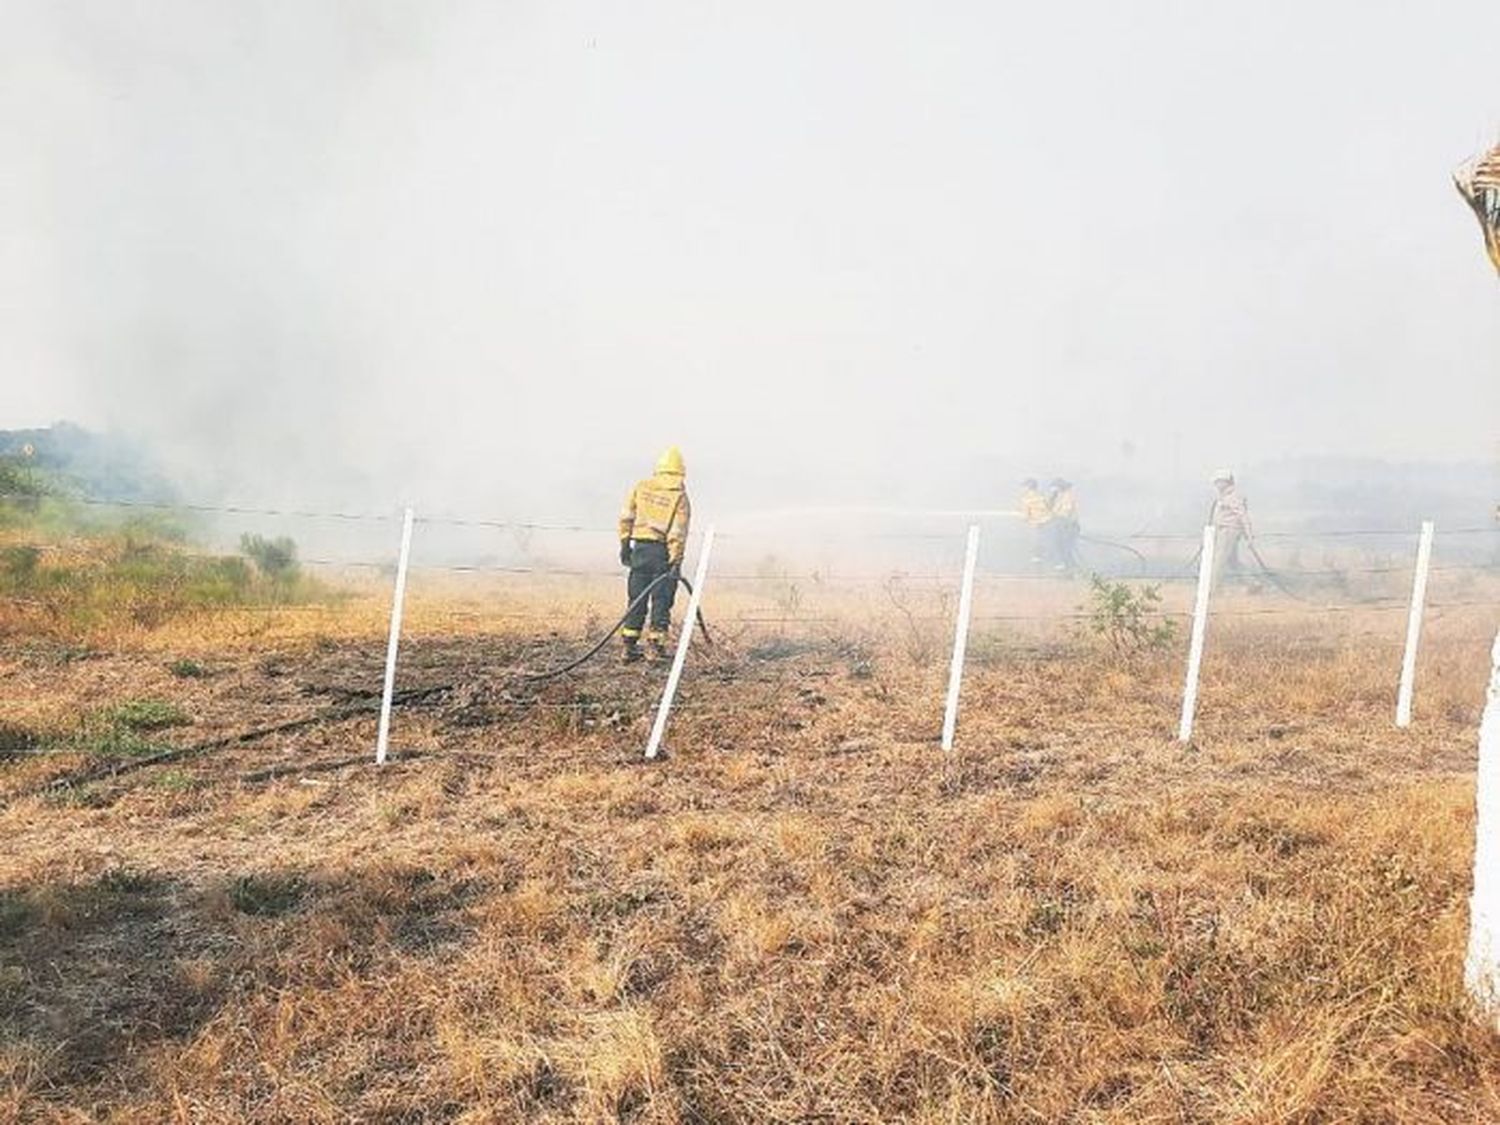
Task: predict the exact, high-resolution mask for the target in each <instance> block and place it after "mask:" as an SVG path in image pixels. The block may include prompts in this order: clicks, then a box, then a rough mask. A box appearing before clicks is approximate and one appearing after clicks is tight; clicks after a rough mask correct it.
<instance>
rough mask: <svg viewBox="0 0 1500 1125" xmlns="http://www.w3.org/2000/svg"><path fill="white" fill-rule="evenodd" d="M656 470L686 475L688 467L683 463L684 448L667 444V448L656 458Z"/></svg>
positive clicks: (675, 474)
mask: <svg viewBox="0 0 1500 1125" xmlns="http://www.w3.org/2000/svg"><path fill="white" fill-rule="evenodd" d="M656 471H657V472H658V473H671V474H673V475H674V476H679V477H680V476H684V475H686V473H687V469H686V468H685V467H684V465H683V463H682V450H680V449H678V448H677V447H676V446H675V445H669V446H667V450H666V452H665V453H663V454H662V455H661V456H660V457H658V458H657V459H656Z"/></svg>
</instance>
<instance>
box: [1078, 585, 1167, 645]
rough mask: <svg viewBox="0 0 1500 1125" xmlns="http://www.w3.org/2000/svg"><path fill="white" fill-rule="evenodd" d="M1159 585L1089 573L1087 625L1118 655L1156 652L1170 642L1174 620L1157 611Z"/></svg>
mask: <svg viewBox="0 0 1500 1125" xmlns="http://www.w3.org/2000/svg"><path fill="white" fill-rule="evenodd" d="M1160 605H1161V587H1160V586H1139V587H1136V588H1135V589H1131V587H1130V586H1129V585H1128V584H1127V583H1124V582H1110V581H1108V580H1107V579H1104V578H1100V577H1099V576H1098V575H1097V574H1094V575H1091V576H1090V577H1089V607H1088V628H1089V631H1090V632H1092V633H1093V634H1094V635H1095V636H1097V637H1101V638H1103V640H1104V641H1105V642H1106V643H1107V644H1108V645H1109V647H1110V648H1111V649H1112V650H1113V651H1114V652H1115V654H1116V655H1119V656H1126V657H1129V656H1135V655H1137V654H1139V653H1143V652H1159V651H1161V650H1162V649H1164V648H1166V647H1167V646H1168V645H1170V644H1171V643H1172V638H1173V637H1174V636H1175V635H1176V633H1177V623H1176V622H1175V621H1172V620H1170V619H1168V618H1165V617H1162V616H1161V614H1160V608H1159V607H1160Z"/></svg>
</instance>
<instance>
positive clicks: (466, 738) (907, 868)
mask: <svg viewBox="0 0 1500 1125" xmlns="http://www.w3.org/2000/svg"><path fill="white" fill-rule="evenodd" d="M1251 608H1254V606H1253V605H1252V606H1251ZM752 616H753V615H736V617H730V618H728V619H727V621H726V623H725V624H723V625H721V626H720V627H719V628H718V629H717V630H714V640H715V643H714V644H713V645H712V646H706V645H698V646H695V651H694V653H693V656H692V658H691V660H690V663H689V670H688V674H687V676H686V677H685V680H684V685H683V690H682V693H681V695H680V697H679V698H680V701H679V705H678V707H677V708H676V709H675V710H674V712H673V715H672V720H671V725H670V728H669V732H668V737H667V742H666V745H667V753H666V754H665V756H664V757H663V758H661V759H660V760H658V761H656V762H654V763H646V762H644V761H642V759H641V751H642V749H643V747H644V743H645V737H646V732H647V730H648V728H649V724H650V720H651V716H652V713H653V707H654V706H655V703H656V699H657V696H658V694H659V691H660V688H661V683H662V680H663V678H664V675H665V672H664V669H662V668H660V667H655V666H644V667H641V666H634V667H628V668H627V667H622V666H620V665H619V664H618V663H617V662H616V661H615V659H614V656H615V654H614V652H613V651H612V650H611V651H609V652H607V653H606V654H605V656H604V657H601V659H600V660H598V661H595V662H592V663H590V664H588V665H586V666H585V667H584V668H583V669H581V670H580V671H579V672H577V673H575V674H572V675H569V676H565V677H561V678H558V679H556V680H552V681H548V682H545V683H540V684H536V683H528V682H525V681H522V680H520V679H518V678H517V673H518V672H520V671H522V670H525V669H535V668H539V667H545V666H548V665H550V664H553V663H556V662H558V661H560V660H562V659H565V658H566V657H567V656H569V655H571V654H573V653H575V652H577V651H579V648H580V640H581V638H582V636H583V635H584V633H585V632H586V631H587V630H586V628H583V627H572V626H570V627H567V628H562V629H557V630H552V631H548V630H541V629H537V628H536V627H535V626H534V624H533V623H532V622H531V621H529V620H525V621H514V622H511V623H510V624H509V625H507V626H506V627H503V628H502V627H499V626H498V625H494V624H493V623H490V624H485V623H482V622H481V623H477V624H475V625H474V626H473V627H472V628H471V629H469V630H468V631H467V632H464V633H462V634H458V633H455V632H454V631H453V630H451V629H446V628H440V627H438V626H437V624H436V623H435V621H431V620H429V621H426V622H425V623H424V621H423V619H422V617H421V614H420V612H419V613H418V615H417V619H416V622H415V625H414V628H413V630H412V634H411V635H410V636H409V637H408V638H407V641H406V642H405V645H404V647H403V650H402V664H401V676H400V684H399V686H400V689H401V691H402V692H403V693H405V694H404V695H403V699H404V701H405V702H404V703H403V705H402V706H400V707H398V708H397V712H396V716H395V722H394V737H393V747H394V756H393V759H392V760H391V761H390V762H389V763H388V764H387V765H386V766H385V767H384V768H383V769H379V770H377V769H375V768H374V766H373V765H372V764H371V763H370V758H371V756H372V748H373V743H374V732H375V716H374V693H375V692H377V691H378V688H379V683H380V669H381V663H382V660H383V657H384V638H383V637H382V636H381V635H380V634H379V632H378V630H377V629H374V628H369V627H367V626H368V625H369V623H370V622H371V621H374V620H375V618H374V617H370V618H368V619H367V618H365V617H361V616H359V615H357V614H356V615H354V616H353V617H352V618H351V620H353V621H356V622H358V625H357V627H354V626H351V627H349V628H347V629H344V630H342V631H341V630H340V629H338V628H331V629H330V628H325V626H322V625H320V626H319V627H318V628H316V629H313V628H310V627H308V626H306V625H304V624H302V623H301V620H300V619H299V620H298V622H297V623H296V624H295V625H293V624H290V623H281V624H275V623H273V624H271V625H269V626H264V627H260V628H259V631H258V632H252V633H247V634H245V635H244V636H239V635H238V634H236V636H235V638H234V639H233V640H224V641H223V642H222V643H219V642H217V641H215V642H213V643H209V642H207V641H201V640H200V641H199V642H198V643H197V644H196V645H195V644H193V643H192V636H193V634H192V632H191V631H190V630H183V631H180V632H179V633H175V634H169V635H165V639H163V638H162V637H158V638H156V640H155V641H153V642H152V643H130V644H126V643H121V644H116V645H109V646H102V647H94V648H90V647H89V646H62V645H58V644H55V643H41V642H26V641H23V640H21V639H16V638H13V639H12V640H10V641H7V642H6V643H5V644H4V646H3V648H0V697H3V699H4V719H5V722H6V724H7V726H6V728H5V730H6V731H7V732H8V733H7V738H8V739H9V741H8V743H7V745H8V746H9V747H10V750H11V752H10V753H9V754H8V755H7V756H6V758H5V759H4V760H5V765H4V766H3V767H0V801H3V807H0V831H3V832H4V835H5V838H6V840H7V841H8V847H7V848H6V849H5V852H4V854H3V856H0V1114H3V1115H5V1116H7V1117H10V1118H13V1119H19V1120H92V1119H105V1118H107V1119H117V1120H141V1121H158V1120H163V1119H180V1120H184V1121H218V1120H222V1121H230V1120H244V1119H252V1120H259V1121H306V1120H329V1121H334V1120H350V1119H358V1120H390V1121H418V1120H422V1121H425V1120H434V1121H436V1120H442V1121H491V1120H494V1121H511V1120H538V1121H573V1120H583V1121H603V1120H632V1121H704V1122H706V1121H815V1120H816V1121H872V1122H873V1121H890V1120H913V1121H970V1120H994V1121H1011V1120H1017V1121H1020V1120H1038V1121H1056V1120H1078V1121H1104V1120H1118V1121H1139V1120H1172V1121H1182V1120H1186V1121H1224V1120H1245V1121H1265V1120H1308V1121H1311V1120H1334V1119H1349V1118H1361V1119H1370V1120H1393V1121H1394V1120H1400V1121H1417V1120H1433V1121H1439V1120H1442V1121H1454V1120H1474V1121H1481V1120H1495V1119H1497V1118H1500V1045H1497V1042H1496V1040H1495V1038H1494V1037H1493V1035H1492V1034H1491V1033H1490V1032H1488V1031H1487V1030H1486V1029H1484V1028H1482V1027H1480V1026H1479V1025H1478V1024H1477V1023H1476V1022H1475V1021H1474V1020H1473V1018H1472V1016H1471V1013H1470V1012H1469V1011H1468V1010H1467V1008H1466V1006H1465V1001H1464V997H1463V993H1462V987H1461V963H1462V956H1463V951H1464V941H1465V935H1466V926H1467V903H1466V898H1467V894H1468V864H1469V858H1470V855H1471V849H1472V812H1473V810H1472V802H1473V792H1472V770H1473V764H1474V753H1475V736H1476V729H1477V724H1478V718H1479V708H1480V705H1481V703H1482V700H1483V690H1484V684H1485V680H1486V676H1487V673H1488V639H1489V635H1490V634H1489V630H1490V629H1491V628H1492V627H1493V625H1494V613H1493V610H1490V609H1485V608H1474V609H1465V610H1455V611H1451V612H1448V613H1446V614H1442V615H1438V617H1437V620H1435V621H1434V622H1433V623H1432V625H1431V626H1430V628H1429V631H1428V635H1427V637H1426V638H1425V639H1424V644H1425V648H1424V654H1423V657H1422V661H1421V665H1420V680H1419V689H1418V697H1417V721H1416V723H1415V725H1414V727H1413V728H1412V729H1410V730H1408V731H1397V730H1395V729H1394V727H1393V724H1392V711H1393V706H1394V688H1395V677H1396V671H1397V669H1398V667H1399V658H1400V648H1399V642H1400V621H1399V620H1397V621H1395V622H1394V624H1393V622H1392V620H1391V617H1390V615H1389V614H1383V615H1376V614H1372V615H1370V616H1369V617H1368V618H1362V617H1358V616H1356V615H1349V614H1344V615H1340V616H1339V618H1338V620H1337V622H1336V623H1332V624H1331V623H1330V622H1329V621H1328V620H1326V619H1322V618H1314V617H1311V616H1309V617H1298V616H1297V615H1295V614H1288V615H1267V617H1266V619H1265V620H1263V621H1262V620H1259V619H1257V617H1256V615H1254V614H1244V615H1241V616H1238V617H1226V618H1225V619H1224V620H1223V621H1222V622H1216V623H1215V626H1214V631H1213V633H1212V634H1211V643H1210V648H1209V656H1208V660H1207V663H1206V666H1205V681H1204V688H1203V696H1202V704H1201V711H1200V723H1199V726H1198V730H1197V734H1196V737H1195V741H1194V742H1193V743H1191V744H1188V745H1182V744H1178V743H1177V742H1175V741H1174V740H1173V734H1174V733H1175V725H1176V718H1177V708H1178V705H1179V702H1180V695H1181V676H1182V659H1181V657H1182V654H1181V651H1180V650H1181V648H1182V645H1181V644H1180V643H1178V644H1174V645H1173V646H1171V648H1170V650H1169V651H1167V652H1165V653H1163V654H1160V655H1144V656H1140V657H1137V658H1134V659H1124V658H1118V657H1115V656H1113V655H1111V654H1109V653H1108V652H1106V651H1103V650H1101V649H1100V648H1099V647H1098V646H1097V645H1096V644H1093V643H1091V642H1089V641H1087V640H1085V639H1082V638H1080V637H1078V636H1076V635H1073V634H1072V633H1070V632H1068V631H1067V630H1066V629H1058V630H1053V632H1052V635H1051V636H1046V637H1044V636H1037V635H1031V634H1028V633H1024V632H1022V631H1021V630H1020V629H1017V628H1010V627H1008V626H1006V625H1005V624H1004V623H1003V622H998V621H996V622H990V623H981V624H980V627H979V631H978V633H977V635H976V637H975V639H974V642H973V646H972V649H971V654H972V655H971V662H970V666H969V669H968V674H967V676H966V679H965V684H964V697H963V700H964V702H963V711H962V717H961V722H960V729H959V745H958V749H957V750H956V751H955V752H954V753H952V754H951V755H944V754H943V753H942V752H941V750H940V749H939V748H938V746H937V738H938V733H939V727H940V723H941V702H942V696H943V690H944V686H945V678H946V673H947V668H946V653H945V651H944V650H943V643H944V642H943V634H942V631H941V629H940V628H938V627H937V626H934V630H935V631H934V633H933V636H932V637H926V636H924V635H921V629H920V627H919V625H918V623H917V621H916V620H915V619H908V618H910V615H907V617H903V616H902V615H900V614H897V615H895V618H894V620H886V621H885V622H883V623H873V622H870V621H865V622H863V623H861V624H859V625H850V624H847V623H844V624H838V623H832V622H828V621H820V620H816V619H811V620H806V621H802V622H796V621H793V622H791V623H788V622H785V621H783V622H779V623H774V624H755V623H754V622H753V621H752V620H751V619H750V618H751V617H752ZM785 616H788V617H796V614H787V615H785ZM1392 632H1394V633H1395V636H1394V637H1392V636H1391V635H1390V634H1391V633H1392ZM188 669H190V670H191V671H190V674H188V672H187V670H188ZM128 700H151V701H161V702H166V703H171V704H173V705H175V706H176V708H178V709H179V710H180V712H181V715H182V717H183V718H185V719H186V720H188V722H187V724H186V725H178V726H171V727H167V728H165V729H161V730H157V731H153V732H151V733H150V734H149V741H150V745H149V746H137V747H134V748H133V753H132V754H131V755H128V756H108V755H101V754H100V753H99V751H98V748H97V747H94V746H91V745H86V744H85V742H84V741H83V740H82V736H81V735H79V734H78V732H84V731H87V730H89V729H93V728H92V727H91V726H90V721H89V719H88V716H90V715H96V714H98V713H100V712H101V711H102V710H103V709H106V708H108V707H110V706H112V705H118V704H120V703H122V702H125V701H128ZM301 720H306V721H307V722H306V724H305V725H302V726H298V727H294V728H289V729H285V730H282V731H280V732H279V733H271V734H266V735H263V736H259V737H254V738H251V739H249V740H246V741H243V742H236V741H232V739H234V738H237V737H239V736H242V735H245V734H247V733H254V732H256V731H260V730H262V729H264V728H270V727H273V726H276V725H278V724H285V723H289V722H297V721H301ZM70 732H71V733H70ZM67 737H74V738H75V740H76V743H77V744H76V745H73V744H69V743H67V742H66V738H67ZM59 739H63V740H64V741H63V742H62V743H61V745H59V743H58V740H59ZM172 748H176V749H177V750H178V751H189V752H185V753H179V754H177V755H175V756H174V755H171V754H168V755H166V756H164V757H162V756H160V755H161V754H162V751H163V750H171V749H172ZM193 748H201V749H198V750H196V751H193ZM42 751H45V752H42Z"/></svg>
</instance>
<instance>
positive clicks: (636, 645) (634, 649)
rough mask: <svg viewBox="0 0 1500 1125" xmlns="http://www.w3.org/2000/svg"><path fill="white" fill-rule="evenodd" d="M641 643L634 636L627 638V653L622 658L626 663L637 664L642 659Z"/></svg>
mask: <svg viewBox="0 0 1500 1125" xmlns="http://www.w3.org/2000/svg"><path fill="white" fill-rule="evenodd" d="M641 655H642V654H641V645H640V642H639V641H638V640H636V638H634V637H626V638H625V653H624V655H623V656H622V657H621V658H620V659H621V661H622V662H623V663H625V664H636V663H638V662H639V661H640V659H641Z"/></svg>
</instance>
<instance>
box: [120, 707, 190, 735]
mask: <svg viewBox="0 0 1500 1125" xmlns="http://www.w3.org/2000/svg"><path fill="white" fill-rule="evenodd" d="M103 717H104V719H105V721H106V722H108V723H110V724H111V725H113V726H118V727H124V728H126V729H128V730H166V729H167V728H168V727H185V726H187V725H188V724H189V723H191V722H192V719H190V718H188V716H187V712H185V711H184V710H183V709H182V708H181V707H178V706H177V705H176V704H175V703H167V702H165V701H163V700H160V699H127V700H126V701H125V702H124V703H117V704H115V706H113V707H110V708H108V709H107V710H106V711H104V713H103Z"/></svg>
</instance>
